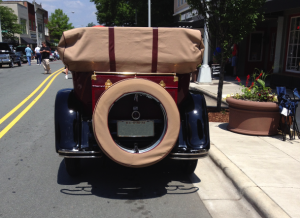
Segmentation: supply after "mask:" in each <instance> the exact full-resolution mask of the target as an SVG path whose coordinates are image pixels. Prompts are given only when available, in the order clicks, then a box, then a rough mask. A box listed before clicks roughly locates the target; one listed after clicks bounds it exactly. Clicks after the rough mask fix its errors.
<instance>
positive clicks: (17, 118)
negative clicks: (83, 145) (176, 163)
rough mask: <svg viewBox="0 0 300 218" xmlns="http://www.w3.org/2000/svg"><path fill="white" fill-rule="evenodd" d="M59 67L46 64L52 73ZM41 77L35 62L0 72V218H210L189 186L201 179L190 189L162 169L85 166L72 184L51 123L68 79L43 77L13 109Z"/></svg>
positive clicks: (97, 163)
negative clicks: (55, 142)
mask: <svg viewBox="0 0 300 218" xmlns="http://www.w3.org/2000/svg"><path fill="white" fill-rule="evenodd" d="M63 67H64V66H63V64H62V62H61V61H56V62H52V63H51V69H52V72H53V74H54V72H56V71H58V70H59V69H62V68H63ZM43 72H44V71H43V67H42V66H38V65H36V64H35V61H34V63H33V64H32V66H27V65H26V64H23V65H22V67H17V66H15V67H14V68H7V67H6V66H4V67H3V68H1V69H0V119H2V121H1V120H0V196H1V197H0V217H9V218H11V217H14V218H18V217H65V218H67V217H96V216H97V217H145V218H146V217H149V218H150V217H203V218H206V217H211V216H210V213H209V212H208V211H207V209H206V207H205V206H204V204H203V202H202V201H201V199H200V197H199V195H198V193H197V191H198V190H199V188H197V187H196V186H194V185H193V183H201V181H202V178H199V177H197V176H196V175H194V177H193V183H192V182H191V180H190V179H189V177H187V176H182V175H180V174H178V173H176V168H175V167H173V169H171V170H170V168H172V167H169V166H168V162H167V163H160V164H158V165H155V166H152V167H148V168H144V169H130V168H125V167H121V166H118V165H116V164H114V163H113V162H111V161H109V160H107V161H101V160H99V159H89V160H84V161H82V171H83V172H82V174H81V175H80V176H79V177H77V178H75V179H74V178H71V177H69V176H68V175H67V173H66V169H65V166H64V162H63V159H62V158H61V157H59V156H58V155H57V154H56V152H55V149H54V120H53V117H54V100H55V96H56V93H57V91H58V90H60V89H63V88H70V87H72V86H73V83H72V79H71V75H70V76H69V79H68V80H66V79H65V78H64V74H63V73H59V71H58V74H57V76H56V74H54V75H51V77H50V79H48V80H47V81H46V83H44V84H43V85H42V86H41V87H40V89H39V90H38V91H37V92H36V93H34V94H32V96H31V98H30V99H29V100H28V101H26V102H25V103H24V102H23V104H21V106H20V105H19V103H20V102H22V101H23V100H24V99H26V98H27V97H28V96H29V95H30V94H31V93H32V92H33V91H34V90H35V89H36V88H37V87H38V86H39V85H40V84H41V83H42V82H43V81H44V80H45V79H46V78H47V77H49V75H45V74H43ZM49 84H50V85H49ZM43 90H44V91H43ZM17 105H19V106H18V107H17V108H16V109H15V112H14V113H11V114H8V113H9V112H10V111H12V110H13V109H14V108H15V107H16V106H17ZM1 122H2V123H1Z"/></svg>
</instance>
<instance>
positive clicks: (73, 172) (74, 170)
mask: <svg viewBox="0 0 300 218" xmlns="http://www.w3.org/2000/svg"><path fill="white" fill-rule="evenodd" d="M64 162H65V166H66V170H67V173H68V174H69V175H70V176H77V175H79V174H80V159H79V158H64Z"/></svg>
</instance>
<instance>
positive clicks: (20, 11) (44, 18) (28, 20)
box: [1, 1, 49, 46]
mask: <svg viewBox="0 0 300 218" xmlns="http://www.w3.org/2000/svg"><path fill="white" fill-rule="evenodd" d="M1 6H6V7H9V8H11V9H13V11H14V13H15V14H16V15H17V16H18V20H19V24H20V25H21V27H22V33H21V34H16V37H18V38H19V44H20V45H22V44H23V45H26V44H31V45H33V46H34V45H36V44H37V37H38V38H39V43H41V42H42V41H48V42H49V31H48V28H47V27H46V24H47V23H48V11H46V10H45V9H43V7H42V4H37V3H36V9H37V11H36V15H37V27H38V36H37V35H36V24H35V13H34V5H33V3H30V2H28V1H2V3H1ZM4 41H5V39H4Z"/></svg>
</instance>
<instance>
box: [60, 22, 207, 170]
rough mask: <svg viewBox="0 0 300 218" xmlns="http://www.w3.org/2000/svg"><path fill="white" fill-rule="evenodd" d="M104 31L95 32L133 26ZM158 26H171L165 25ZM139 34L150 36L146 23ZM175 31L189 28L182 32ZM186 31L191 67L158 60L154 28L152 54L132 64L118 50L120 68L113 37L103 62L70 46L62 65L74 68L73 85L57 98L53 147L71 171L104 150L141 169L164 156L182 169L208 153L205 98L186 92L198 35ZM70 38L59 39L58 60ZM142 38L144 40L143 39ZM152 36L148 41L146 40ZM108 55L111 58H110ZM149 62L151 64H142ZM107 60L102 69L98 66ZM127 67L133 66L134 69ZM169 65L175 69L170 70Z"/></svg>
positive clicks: (191, 166)
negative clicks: (81, 57) (85, 58)
mask: <svg viewBox="0 0 300 218" xmlns="http://www.w3.org/2000/svg"><path fill="white" fill-rule="evenodd" d="M105 29H106V30H101V31H102V34H101V31H100V32H99V35H103V34H105V32H106V31H107V32H108V35H110V34H115V33H116V34H115V36H118V33H122V34H123V36H125V35H126V34H128V33H130V32H131V31H136V29H126V28H125V29H117V31H116V32H112V31H114V30H112V29H110V28H105ZM149 30H150V31H149ZM79 31H80V30H79ZM103 31H104V32H103ZM163 31H169V30H167V28H164V29H162V30H161V32H163ZM138 32H139V33H140V37H141V39H142V38H143V34H149V33H150V34H151V36H152V29H151V28H150V29H145V28H141V29H138ZM155 32H156V33H155ZM96 33H97V31H96ZM172 33H173V32H169V33H166V34H172ZM177 33H181V34H183V35H186V34H187V32H181V30H180V32H177ZM174 34H176V31H175V32H174ZM188 34H190V35H191V36H190V38H192V39H193V40H195V42H191V43H187V47H189V46H190V49H192V50H194V51H188V52H190V53H191V54H192V55H191V58H193V59H192V60H191V62H193V63H191V64H189V65H191V66H189V65H188V64H186V63H184V64H186V65H185V66H181V64H179V65H180V66H176V64H175V66H174V64H173V63H171V64H169V65H168V63H167V64H165V65H160V64H159V62H160V59H159V58H158V57H159V55H160V48H159V46H158V44H161V42H160V41H159V40H157V41H155V38H156V39H157V36H158V33H157V30H154V29H153V44H154V45H155V44H156V45H157V48H155V46H154V50H156V51H157V53H155V52H154V53H153V48H152V51H150V52H151V53H152V60H151V61H152V62H151V61H149V60H142V61H144V62H145V63H138V64H136V65H135V66H134V65H132V64H131V63H132V60H130V61H131V62H130V61H129V60H128V59H126V58H125V59H124V57H125V56H123V59H124V61H125V62H123V64H122V66H119V65H118V60H120V59H117V57H118V52H119V51H118V50H116V49H117V47H116V48H114V45H115V44H118V42H116V41H115V44H114V45H113V43H112V42H111V40H112V39H111V37H109V38H110V39H109V42H108V44H110V45H112V47H110V49H109V53H108V55H107V56H108V57H104V56H103V59H107V60H109V62H108V64H107V63H103V64H100V65H99V64H97V63H96V61H94V60H89V61H90V63H84V61H81V62H80V61H79V60H78V59H77V58H78V56H76V52H75V51H74V50H73V51H72V52H73V54H74V55H75V56H76V57H75V56H74V60H73V61H70V62H67V61H65V65H67V66H69V70H71V71H72V75H73V84H74V89H65V90H61V91H59V92H58V94H57V97H56V102H55V135H56V151H57V152H58V153H59V155H60V156H63V157H64V158H65V164H66V167H67V171H68V173H69V174H70V175H74V174H76V173H77V172H78V168H79V162H80V159H81V158H100V157H103V156H106V157H108V158H110V159H112V160H113V161H115V162H116V163H118V164H121V165H124V166H127V167H134V168H142V167H146V166H149V165H152V164H155V163H157V162H159V161H161V160H163V159H165V158H168V159H173V160H174V161H180V162H181V163H182V164H183V165H184V168H183V169H184V170H183V171H184V172H185V173H192V172H193V171H194V169H195V167H196V165H197V160H198V159H199V158H202V157H205V156H206V155H207V154H208V150H209V147H210V140H209V128H208V116H207V110H206V103H205V99H204V97H203V95H201V94H199V93H192V92H190V91H189V81H190V74H189V72H190V69H192V68H193V66H194V65H195V67H196V66H197V65H198V62H200V61H201V57H202V52H203V44H202V40H201V34H200V33H199V35H197V34H198V32H190V31H188ZM68 37H69V36H67V37H65V38H67V39H66V41H62V40H65V39H62V40H61V42H60V45H59V49H58V51H59V53H60V55H61V56H62V57H65V59H63V58H62V60H66V59H67V56H66V55H67V54H68V51H66V49H68V48H67V46H66V44H67V40H68ZM70 37H71V38H72V37H73V36H72V35H71V36H70ZM197 37H198V38H197ZM81 38H83V37H81ZM129 38H130V37H128V39H129ZM72 39H73V38H72ZM143 40H144V42H145V44H146V43H148V41H149V37H148V36H147V37H146V39H142V40H141V41H143ZM150 40H151V42H152V38H150ZM131 43H134V42H131ZM150 44H152V43H150ZM132 46H135V44H132ZM87 47H88V46H87ZM74 48H75V46H74V47H73V49H74ZM146 48H147V46H146V47H145V49H146ZM79 50H80V49H79ZM144 51H145V52H147V51H146V50H144ZM95 53H97V52H95ZM194 53H197V54H194ZM113 55H115V60H112V59H114V58H113ZM193 55H194V56H195V57H192V56H193ZM121 56H122V55H120V57H121ZM177 56H178V55H177ZM179 56H180V55H179ZM96 57H97V55H96ZM68 59H69V58H68ZM126 61H129V62H130V64H128V63H127V62H126ZM163 61H164V60H163ZM183 61H185V62H186V60H183ZM147 62H148V63H150V66H149V70H146V67H148V66H146V65H147ZM153 62H154V64H153ZM164 62H167V61H164ZM74 63H75V65H74ZM105 64H106V66H107V70H106V71H104V70H103V69H101V68H103V67H105V66H104V65H105ZM155 64H156V66H155ZM184 64H183V65H184ZM72 65H73V66H72ZM148 65H149V64H148ZM171 68H172V69H171ZM118 69H119V70H120V71H118ZM133 69H136V71H135V72H133ZM138 69H141V71H140V72H139V71H138ZM174 69H175V70H176V69H180V71H181V72H174V71H175V70H174ZM125 70H126V71H125ZM127 70H128V71H127ZM162 71H165V72H162Z"/></svg>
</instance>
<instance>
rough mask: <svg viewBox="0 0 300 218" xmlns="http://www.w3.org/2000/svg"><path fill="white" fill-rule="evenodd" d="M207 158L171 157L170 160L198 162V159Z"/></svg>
mask: <svg viewBox="0 0 300 218" xmlns="http://www.w3.org/2000/svg"><path fill="white" fill-rule="evenodd" d="M204 157H206V156H202V157H191V158H181V157H170V159H173V160H198V159H201V158H204Z"/></svg>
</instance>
